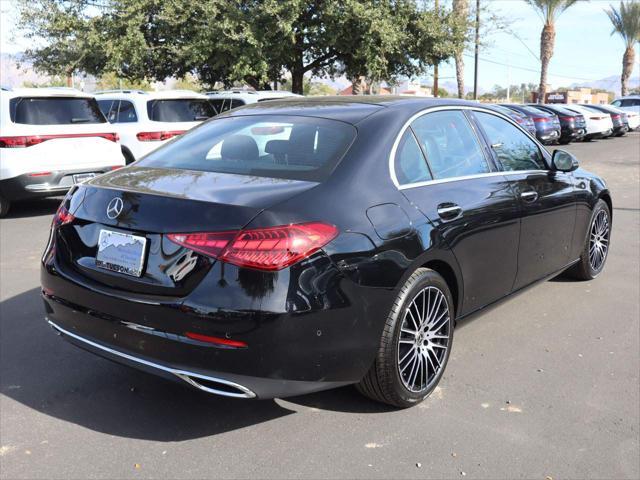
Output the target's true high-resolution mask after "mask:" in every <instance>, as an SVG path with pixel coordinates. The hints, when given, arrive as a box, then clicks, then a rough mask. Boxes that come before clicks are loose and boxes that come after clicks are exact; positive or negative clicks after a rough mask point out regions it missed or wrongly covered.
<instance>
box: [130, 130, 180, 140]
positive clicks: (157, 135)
mask: <svg viewBox="0 0 640 480" xmlns="http://www.w3.org/2000/svg"><path fill="white" fill-rule="evenodd" d="M184 132H186V130H171V131H164V132H140V133H138V134H137V135H136V137H138V140H140V141H141V142H160V141H162V140H169V139H170V138H173V137H176V136H178V135H182V134H183V133H184Z"/></svg>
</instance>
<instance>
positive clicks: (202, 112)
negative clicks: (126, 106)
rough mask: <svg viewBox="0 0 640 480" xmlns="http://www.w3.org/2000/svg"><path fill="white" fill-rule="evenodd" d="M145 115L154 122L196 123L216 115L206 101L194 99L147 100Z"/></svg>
mask: <svg viewBox="0 0 640 480" xmlns="http://www.w3.org/2000/svg"><path fill="white" fill-rule="evenodd" d="M147 113H148V114H149V120H153V121H155V122H197V121H201V120H206V119H207V118H209V117H213V116H214V115H215V114H216V112H215V110H214V109H213V107H212V106H211V104H210V103H209V101H208V100H204V99H202V100H200V99H194V98H180V99H170V100H149V101H148V102H147Z"/></svg>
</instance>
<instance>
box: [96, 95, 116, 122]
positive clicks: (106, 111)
mask: <svg viewBox="0 0 640 480" xmlns="http://www.w3.org/2000/svg"><path fill="white" fill-rule="evenodd" d="M98 107H100V111H101V112H102V114H103V115H104V116H105V117H106V119H107V120H108V121H109V122H111V123H115V122H116V116H117V113H118V100H98Z"/></svg>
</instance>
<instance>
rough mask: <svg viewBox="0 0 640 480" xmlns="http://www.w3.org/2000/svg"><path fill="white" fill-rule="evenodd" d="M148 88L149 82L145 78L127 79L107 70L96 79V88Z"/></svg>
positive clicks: (149, 86)
mask: <svg viewBox="0 0 640 480" xmlns="http://www.w3.org/2000/svg"><path fill="white" fill-rule="evenodd" d="M122 88H124V89H130V90H149V89H150V88H151V84H150V83H149V82H148V81H147V80H129V79H127V78H124V79H123V78H119V77H118V76H117V75H116V74H115V73H113V72H107V73H105V74H104V75H101V76H100V77H99V78H98V79H97V81H96V90H115V89H122Z"/></svg>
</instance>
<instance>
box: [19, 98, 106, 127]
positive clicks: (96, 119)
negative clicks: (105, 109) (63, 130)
mask: <svg viewBox="0 0 640 480" xmlns="http://www.w3.org/2000/svg"><path fill="white" fill-rule="evenodd" d="M9 116H10V118H11V121H13V122H14V123H22V124H27V125H69V124H76V123H77V124H81V123H106V122H107V120H106V119H105V117H104V115H103V114H102V112H101V111H100V107H98V102H96V100H95V99H94V98H78V97H16V98H12V99H11V100H10V102H9Z"/></svg>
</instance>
